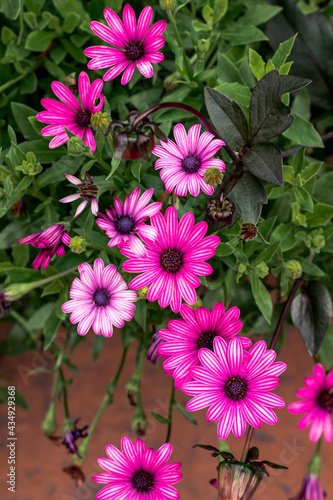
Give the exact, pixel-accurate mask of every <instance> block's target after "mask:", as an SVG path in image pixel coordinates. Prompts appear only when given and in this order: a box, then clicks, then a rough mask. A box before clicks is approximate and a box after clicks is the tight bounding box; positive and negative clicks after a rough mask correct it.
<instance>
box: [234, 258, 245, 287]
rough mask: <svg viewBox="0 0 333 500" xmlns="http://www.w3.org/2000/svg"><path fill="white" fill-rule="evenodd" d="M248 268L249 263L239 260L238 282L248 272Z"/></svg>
mask: <svg viewBox="0 0 333 500" xmlns="http://www.w3.org/2000/svg"><path fill="white" fill-rule="evenodd" d="M246 270H247V265H246V264H244V263H243V262H238V266H237V275H236V281H237V283H238V282H239V280H240V278H241V277H242V276H243V274H245V273H246Z"/></svg>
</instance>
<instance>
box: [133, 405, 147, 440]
mask: <svg viewBox="0 0 333 500" xmlns="http://www.w3.org/2000/svg"><path fill="white" fill-rule="evenodd" d="M147 424H148V420H147V417H146V414H145V412H144V411H143V408H142V406H141V404H137V405H136V407H135V410H134V415H133V419H132V422H131V427H132V429H133V430H134V431H135V432H136V433H137V434H138V435H139V436H144V435H145V431H146V428H147Z"/></svg>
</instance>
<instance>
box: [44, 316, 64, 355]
mask: <svg viewBox="0 0 333 500" xmlns="http://www.w3.org/2000/svg"><path fill="white" fill-rule="evenodd" d="M60 323H61V321H60V319H59V318H58V316H57V313H56V310H55V309H53V311H52V312H51V314H50V316H49V317H48V318H47V320H46V321H45V323H44V351H46V349H48V348H49V347H50V345H51V344H52V342H53V341H54V339H55V337H56V335H57V331H58V328H59V326H60Z"/></svg>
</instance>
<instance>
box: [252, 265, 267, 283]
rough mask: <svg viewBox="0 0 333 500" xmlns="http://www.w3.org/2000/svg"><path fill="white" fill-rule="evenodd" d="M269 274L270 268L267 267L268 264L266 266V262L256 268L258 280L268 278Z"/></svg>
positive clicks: (255, 272)
mask: <svg viewBox="0 0 333 500" xmlns="http://www.w3.org/2000/svg"><path fill="white" fill-rule="evenodd" d="M268 273H269V267H268V266H267V264H265V262H260V263H259V264H257V265H256V266H255V268H254V274H255V275H256V276H258V278H261V279H263V278H266V276H267V275H268Z"/></svg>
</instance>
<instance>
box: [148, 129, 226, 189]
mask: <svg viewBox="0 0 333 500" xmlns="http://www.w3.org/2000/svg"><path fill="white" fill-rule="evenodd" d="M200 128H201V125H193V127H191V128H190V130H189V131H188V135H187V134H186V130H185V128H184V126H183V125H182V124H181V123H178V125H176V126H175V128H174V131H173V132H174V136H175V139H176V142H177V144H175V143H174V142H173V141H171V140H170V139H168V142H163V141H160V142H161V146H155V148H154V149H153V151H152V152H153V154H154V155H156V156H159V159H158V160H156V163H155V170H158V169H160V168H161V169H162V170H161V173H160V176H161V179H162V181H163V182H164V184H165V189H166V190H167V191H168V192H169V193H171V191H172V190H173V188H174V187H175V186H176V188H175V193H176V194H177V195H178V196H186V193H187V191H189V192H190V193H191V194H192V195H193V196H198V194H199V191H200V188H201V189H202V191H204V193H206V194H213V193H214V188H213V186H209V185H208V184H206V182H205V181H204V177H203V176H204V173H205V172H206V170H207V169H208V168H211V167H215V168H218V169H219V170H221V172H224V170H225V163H224V161H222V160H219V159H217V158H212V156H214V154H215V153H216V152H217V151H218V150H219V149H221V147H222V146H223V145H224V144H225V143H224V142H223V141H222V140H220V139H214V137H215V136H214V134H211V133H210V132H204V133H203V134H202V136H201V137H200Z"/></svg>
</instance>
